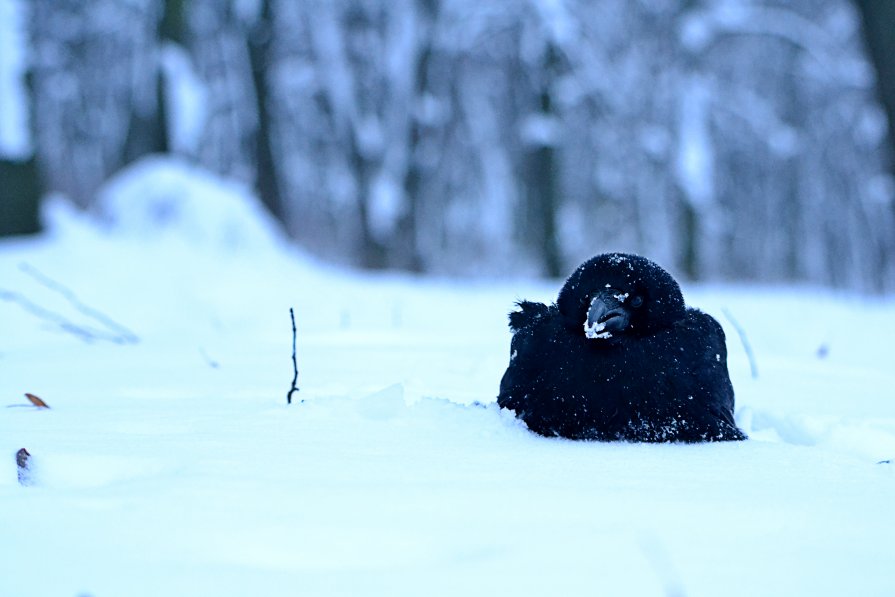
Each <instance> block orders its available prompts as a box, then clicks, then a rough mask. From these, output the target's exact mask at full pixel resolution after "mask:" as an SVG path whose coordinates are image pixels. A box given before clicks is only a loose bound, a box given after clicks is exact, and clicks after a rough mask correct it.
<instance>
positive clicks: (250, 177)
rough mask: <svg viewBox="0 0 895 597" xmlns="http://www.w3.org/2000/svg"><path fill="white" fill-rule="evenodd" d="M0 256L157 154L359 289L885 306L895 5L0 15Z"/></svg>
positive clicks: (65, 0) (224, 1)
mask: <svg viewBox="0 0 895 597" xmlns="http://www.w3.org/2000/svg"><path fill="white" fill-rule="evenodd" d="M0 22H2V23H4V24H3V25H0V27H2V29H0V233H3V234H17V233H27V232H33V231H35V230H37V229H38V227H39V222H38V215H37V214H38V206H37V203H38V198H39V197H41V196H43V195H45V194H46V193H62V194H64V195H66V196H67V197H69V198H70V199H71V200H72V201H73V202H74V203H75V204H77V205H78V206H80V207H81V208H83V209H85V210H95V209H97V207H96V202H95V198H96V197H97V191H98V189H99V188H100V187H101V186H102V185H103V184H104V182H105V181H107V180H108V179H109V178H110V177H112V176H113V175H115V174H116V172H118V171H119V170H121V169H122V168H124V167H126V166H127V165H128V164H129V163H132V162H133V161H135V160H137V159H139V158H140V157H142V156H144V155H148V154H158V153H170V154H175V155H178V156H181V157H182V158H183V159H186V160H189V161H191V162H193V163H196V164H198V165H200V166H201V167H203V168H205V169H208V170H210V171H212V172H215V173H217V174H219V175H221V176H223V177H225V178H228V179H234V180H238V181H242V182H243V183H245V184H246V185H249V186H250V187H251V188H254V189H255V192H256V193H257V195H258V196H259V197H260V198H261V200H262V201H263V202H264V204H265V205H266V206H267V208H268V209H269V210H270V211H271V212H272V213H273V214H274V215H275V216H276V217H277V218H279V219H280V220H281V221H282V222H283V225H284V228H285V229H286V231H287V232H288V234H289V235H290V236H291V237H293V238H294V239H295V240H296V241H297V242H298V243H299V244H301V245H302V246H304V247H306V248H308V249H309V250H310V251H312V252H313V253H315V254H317V255H320V256H322V257H324V258H326V259H328V260H331V261H335V262H339V263H345V264H352V265H359V266H362V267H367V268H397V269H406V270H410V271H419V272H433V273H439V274H459V275H494V274H502V273H507V272H512V273H514V274H515V273H518V274H525V275H551V276H556V275H562V274H565V273H568V272H569V271H570V270H571V268H573V267H574V266H576V265H577V264H578V263H579V262H580V261H582V260H583V259H585V258H587V257H589V256H591V255H593V254H595V253H598V252H601V251H604V250H610V249H621V250H629V251H636V252H639V253H643V254H645V255H647V256H650V257H651V258H653V259H655V260H657V261H659V262H660V263H662V264H663V265H665V266H667V267H669V268H670V269H672V270H673V271H675V272H676V273H677V274H679V275H683V276H685V277H687V278H689V279H694V280H757V281H763V282H792V281H795V282H809V283H815V284H824V285H830V286H836V287H843V288H849V289H853V290H858V291H863V292H891V291H893V290H895V200H893V197H895V184H893V171H895V158H893V155H895V154H893V151H892V138H893V135H892V129H891V124H892V123H893V122H895V2H890V1H888V0H502V1H498V0H494V1H482V0H94V1H92V2H83V1H82V0H27V1H26V0H0Z"/></svg>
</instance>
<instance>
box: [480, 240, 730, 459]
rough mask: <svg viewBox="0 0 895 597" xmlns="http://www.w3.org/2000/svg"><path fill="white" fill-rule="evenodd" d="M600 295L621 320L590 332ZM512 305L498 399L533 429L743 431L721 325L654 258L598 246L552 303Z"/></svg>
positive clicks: (684, 433)
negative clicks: (600, 251)
mask: <svg viewBox="0 0 895 597" xmlns="http://www.w3.org/2000/svg"><path fill="white" fill-rule="evenodd" d="M601 293H602V294H601ZM598 296H602V297H605V300H606V301H609V302H612V305H613V306H615V305H620V308H623V309H625V310H626V311H625V313H626V315H627V316H628V317H627V321H629V324H628V325H627V326H626V327H625V328H624V329H622V330H621V331H618V332H615V333H612V334H604V335H600V336H595V337H593V338H589V337H587V335H586V334H585V329H584V324H585V322H586V321H587V318H588V309H589V308H590V307H591V304H592V302H593V301H594V298H595V297H598ZM635 298H636V300H635ZM601 300H602V299H601ZM518 307H519V309H518V310H516V311H514V312H512V313H510V328H511V329H512V330H513V332H514V334H513V339H512V343H511V346H510V351H511V354H510V364H509V366H508V367H507V370H506V373H505V374H504V376H503V379H502V380H501V383H500V395H499V396H498V398H497V401H498V404H500V406H501V407H504V408H508V409H512V410H514V411H515V413H516V416H517V417H519V418H520V419H522V420H523V421H525V422H526V424H527V425H528V427H529V428H530V429H531V430H532V431H534V432H536V433H539V434H542V435H548V436H561V437H568V438H573V439H596V440H629V441H647V442H663V441H685V442H698V441H723V440H740V439H745V438H746V436H745V434H743V432H742V431H740V430H739V429H738V428H737V427H736V424H735V422H734V418H733V410H734V393H733V386H732V385H731V383H730V377H729V375H728V372H727V348H726V345H725V338H724V332H723V330H722V329H721V326H720V325H719V324H718V322H717V321H715V320H714V319H713V318H712V317H711V316H709V315H707V314H705V313H703V312H701V311H698V310H696V309H690V308H687V307H686V306H685V305H684V299H683V296H682V294H681V291H680V287H679V286H678V284H677V282H675V280H674V279H673V278H672V277H671V275H670V274H668V272H666V271H665V270H664V269H662V268H661V267H659V266H658V265H656V264H655V263H653V262H652V261H649V260H648V259H645V258H643V257H639V256H636V255H626V254H621V253H610V254H605V255H599V256H597V257H594V258H593V259H591V260H589V261H587V262H585V263H584V264H583V265H582V266H581V267H579V268H578V269H577V270H576V271H575V272H574V273H573V274H572V275H571V276H570V277H569V279H568V280H567V281H566V283H565V284H564V285H563V288H562V290H560V293H559V296H558V298H557V302H556V304H554V305H549V306H548V305H544V304H541V303H533V302H530V301H520V302H519V303H518Z"/></svg>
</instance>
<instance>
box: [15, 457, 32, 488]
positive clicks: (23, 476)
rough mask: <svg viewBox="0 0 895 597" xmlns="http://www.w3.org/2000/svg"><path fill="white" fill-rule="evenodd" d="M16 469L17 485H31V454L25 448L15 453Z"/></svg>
mask: <svg viewBox="0 0 895 597" xmlns="http://www.w3.org/2000/svg"><path fill="white" fill-rule="evenodd" d="M16 467H17V468H18V472H19V484H20V485H31V483H32V479H31V454H29V453H28V450H26V449H25V448H22V449H21V450H19V451H18V452H16Z"/></svg>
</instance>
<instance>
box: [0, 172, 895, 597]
mask: <svg viewBox="0 0 895 597" xmlns="http://www.w3.org/2000/svg"><path fill="white" fill-rule="evenodd" d="M159 203H161V204H163V205H165V206H168V207H169V208H170V209H168V211H166V212H165V213H166V214H167V215H166V217H165V218H155V219H151V218H149V217H148V216H149V214H150V213H151V212H152V209H154V208H153V207H152V206H155V205H158V204H159ZM103 206H104V211H103V215H104V218H103V219H102V220H99V221H97V220H96V219H95V218H94V217H92V216H90V217H88V216H85V215H83V214H80V213H79V212H77V211H75V210H73V209H71V208H70V207H69V206H68V205H67V204H66V203H65V202H64V201H62V200H59V199H57V200H54V201H52V202H50V203H49V204H48V205H47V212H46V214H45V216H46V223H47V226H48V230H47V232H46V233H44V235H43V236H41V237H37V238H33V239H15V240H4V241H2V242H0V297H2V296H9V293H10V292H15V293H18V295H19V296H23V297H27V299H28V300H29V301H31V303H33V304H35V305H38V306H40V307H42V308H43V309H45V310H48V311H51V312H53V313H56V314H57V315H59V316H60V317H63V318H64V319H65V320H66V321H68V322H69V323H70V324H72V325H75V326H82V327H88V328H91V329H93V328H96V327H97V326H100V325H101V324H100V323H99V322H98V321H97V320H96V319H94V318H91V317H90V316H89V315H87V314H86V312H85V311H84V310H81V309H78V308H76V307H75V305H74V304H73V303H72V301H70V300H69V299H67V298H66V296H65V295H63V294H62V293H60V292H59V291H58V289H54V288H53V286H52V285H47V284H41V283H40V282H39V279H40V278H38V277H36V276H35V275H34V272H40V273H41V274H42V275H43V276H45V277H47V278H50V279H53V280H55V281H57V282H58V283H60V284H63V285H65V287H66V288H68V289H70V290H71V291H72V292H73V293H75V295H76V296H77V298H78V300H79V301H80V303H82V304H83V305H89V306H91V307H92V308H94V309H97V310H99V311H101V312H102V313H104V314H105V315H106V316H107V317H108V318H110V319H111V320H114V321H115V322H117V323H119V324H121V325H122V326H124V327H126V328H127V329H129V330H131V331H132V332H133V333H134V334H135V335H136V336H137V337H138V338H139V341H138V342H135V343H125V344H116V343H113V342H109V341H104V340H101V339H95V340H93V341H87V340H82V339H79V338H78V337H76V336H75V335H73V334H71V333H67V332H65V331H63V330H62V329H61V327H60V326H59V324H58V322H56V323H53V322H50V321H42V320H41V319H39V318H38V317H36V316H35V315H34V314H32V313H30V312H27V311H25V310H24V309H23V307H22V304H21V303H20V302H15V301H12V300H0V372H2V374H0V391H2V396H3V402H2V404H0V528H2V529H3V531H2V540H0V547H2V553H0V556H2V557H0V595H16V596H22V597H27V596H30V595H80V594H90V595H97V596H99V595H132V596H140V595H165V594H167V595H216V596H217V595H246V594H258V595H295V594H302V595H358V594H363V595H419V594H425V595H458V594H469V595H480V594H505V595H535V594H555V595H563V594H594V595H621V594H624V595H635V596H636V595H683V594H686V595H717V594H725V595H761V594H776V595H842V594H860V595H890V594H893V593H895V574H893V573H892V552H891V538H892V536H893V534H895V515H893V510H892V503H893V498H895V469H893V467H892V464H891V463H889V464H886V463H883V464H878V463H879V462H881V461H885V460H891V459H892V458H893V457H895V400H893V399H892V393H891V388H892V387H895V371H893V369H892V366H891V350H890V343H891V337H892V332H893V330H895V303H893V301H892V300H891V299H886V300H882V299H873V300H871V299H865V298H860V297H854V296H836V295H832V294H830V293H828V292H825V291H819V290H816V289H811V288H757V287H752V286H701V287H687V288H684V293H685V297H686V298H687V299H688V303H689V304H690V305H692V306H696V307H699V308H701V309H703V310H705V311H707V312H708V313H710V314H713V315H714V316H715V317H716V318H717V319H718V320H719V321H720V322H721V323H722V325H724V326H725V329H726V331H727V338H728V349H729V365H730V369H731V376H732V379H733V383H734V387H735V388H736V392H737V405H738V413H737V418H738V423H739V424H740V425H741V426H742V427H743V428H744V430H745V431H747V432H748V433H749V434H750V436H751V439H750V440H749V441H746V442H740V443H726V444H707V445H637V444H625V443H588V442H572V441H566V440H557V439H546V438H541V437H537V436H534V435H533V434H531V433H529V432H528V431H527V430H526V429H525V428H524V426H523V425H522V424H521V423H519V422H518V421H517V420H516V419H515V418H513V417H512V416H511V415H510V414H509V413H507V412H502V411H500V410H499V409H498V408H497V407H496V405H495V404H494V400H495V396H496V394H497V388H498V384H499V381H500V376H501V375H502V374H503V370H504V368H505V367H506V365H507V362H508V359H509V356H510V355H509V341H510V336H509V330H508V328H507V326H506V313H507V312H508V311H510V310H511V309H512V308H513V304H514V301H515V300H516V299H518V298H520V297H525V298H530V299H533V300H552V298H554V297H555V293H556V291H557V289H558V286H559V282H558V281H553V282H550V283H537V282H526V281H517V282H512V283H511V282H506V281H502V282H500V283H491V284H485V283H483V282H481V281H478V282H461V281H456V280H445V279H422V278H413V277H409V276H404V275H396V274H388V275H386V274H378V275H372V274H366V273H356V272H351V271H345V270H339V269H334V268H332V267H330V266H324V265H322V264H320V263H317V262H315V261H313V260H311V259H309V258H308V257H307V256H305V255H304V254H303V253H301V252H299V251H297V250H296V249H293V248H290V247H289V246H288V245H286V244H285V243H283V242H282V241H281V239H280V235H279V233H278V231H277V228H276V227H275V226H274V225H272V224H271V223H270V221H269V219H267V218H265V217H264V214H263V212H262V211H261V209H260V206H259V204H258V202H257V200H255V199H254V198H253V197H251V195H249V194H248V193H245V192H243V191H241V190H240V189H239V188H234V187H233V186H231V185H229V184H225V183H222V182H220V181H217V180H215V179H214V178H212V177H210V176H209V175H207V174H203V173H201V172H198V171H195V170H192V169H190V168H189V167H187V166H185V165H183V164H179V163H176V162H173V163H172V162H165V161H163V160H157V161H150V162H143V163H141V164H138V165H137V166H136V167H135V168H134V169H132V170H130V171H129V172H126V173H124V174H123V175H122V177H121V178H120V179H119V180H118V181H116V182H115V183H113V184H112V185H111V186H110V187H108V188H107V189H106V191H105V195H104V201H103ZM131 209H132V210H133V211H132V212H130V211H129V210H131ZM128 214H130V216H132V217H133V219H129V215H128ZM138 215H139V216H140V217H137V216H138ZM222 223H227V225H228V226H230V228H231V230H230V232H228V233H215V232H214V228H215V227H216V226H218V225H221V224H222ZM23 264H25V265H23ZM4 293H6V294H4ZM290 307H294V308H295V313H296V319H297V323H298V338H297V350H298V366H299V378H298V385H299V387H300V388H301V391H300V393H299V394H298V397H299V398H300V399H301V400H302V402H300V403H294V404H293V405H291V406H287V405H286V392H287V391H288V389H289V384H290V382H291V379H292V363H291V346H292V345H291V342H292V338H291V325H290V321H289V308H290ZM725 308H726V309H728V310H729V312H730V313H731V314H733V315H735V317H736V319H737V321H738V322H739V323H740V324H741V326H742V327H743V329H744V330H745V331H746V333H747V334H748V338H749V341H750V344H751V345H752V347H753V349H754V353H755V355H756V359H757V366H758V370H759V376H758V377H757V378H756V379H752V378H751V376H750V370H749V363H748V360H747V358H746V355H745V353H744V351H743V348H742V345H741V344H740V343H739V341H738V337H737V334H736V332H735V330H734V329H733V328H732V327H730V326H729V322H728V321H727V319H726V318H725V317H724V316H723V315H722V312H723V309H725ZM433 315H434V316H433ZM821 349H823V350H821ZM25 392H31V393H33V394H36V395H38V396H40V397H41V398H42V399H43V400H45V401H46V402H47V403H48V404H49V405H50V407H51V408H50V409H49V410H46V409H42V410H37V409H33V408H31V407H27V406H26V407H21V408H5V407H6V405H8V404H9V405H12V404H27V402H26V401H25V399H24V397H23V394H24V393H25ZM21 448H26V449H27V450H28V451H29V452H30V453H31V455H32V457H31V461H32V463H33V466H32V470H31V481H32V484H31V486H22V485H20V484H19V483H18V481H17V470H16V464H15V454H16V452H17V451H18V450H19V449H21Z"/></svg>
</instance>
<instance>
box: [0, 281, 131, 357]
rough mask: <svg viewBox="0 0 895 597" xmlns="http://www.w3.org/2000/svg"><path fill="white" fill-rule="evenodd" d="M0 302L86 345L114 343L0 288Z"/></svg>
mask: <svg viewBox="0 0 895 597" xmlns="http://www.w3.org/2000/svg"><path fill="white" fill-rule="evenodd" d="M0 300H3V301H8V302H10V303H15V304H17V305H18V306H20V307H21V308H22V309H24V310H25V311H27V312H28V313H30V314H32V315H34V316H35V317H37V318H38V319H42V320H43V321H47V322H49V323H52V324H54V325H56V326H57V327H59V329H61V330H62V331H63V332H66V333H69V334H71V335H73V336H75V337H77V338H78V339H79V340H82V341H83V342H86V343H88V344H89V343H90V342H93V341H94V340H110V341H112V342H114V341H115V340H114V339H113V338H108V337H106V335H105V334H104V333H103V332H100V331H98V330H92V329H90V328H88V327H82V326H79V325H75V324H74V323H72V322H71V321H69V320H68V319H66V318H65V317H63V316H61V315H59V314H58V313H54V312H52V311H50V310H48V309H44V308H43V307H41V306H40V305H38V304H36V303H33V302H31V301H30V300H28V299H27V298H26V297H25V296H24V295H22V294H21V293H18V292H14V291H12V290H4V289H2V288H0Z"/></svg>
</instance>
